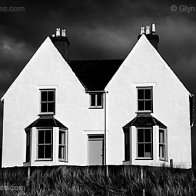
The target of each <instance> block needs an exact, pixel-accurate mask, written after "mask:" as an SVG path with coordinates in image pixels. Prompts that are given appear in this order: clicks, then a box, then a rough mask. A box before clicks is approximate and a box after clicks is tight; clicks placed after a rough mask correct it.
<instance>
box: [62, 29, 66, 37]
mask: <svg viewBox="0 0 196 196" xmlns="http://www.w3.org/2000/svg"><path fill="white" fill-rule="evenodd" d="M62 36H63V37H66V30H65V29H62Z"/></svg>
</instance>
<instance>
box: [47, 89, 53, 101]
mask: <svg viewBox="0 0 196 196" xmlns="http://www.w3.org/2000/svg"><path fill="white" fill-rule="evenodd" d="M48 101H54V91H48Z"/></svg>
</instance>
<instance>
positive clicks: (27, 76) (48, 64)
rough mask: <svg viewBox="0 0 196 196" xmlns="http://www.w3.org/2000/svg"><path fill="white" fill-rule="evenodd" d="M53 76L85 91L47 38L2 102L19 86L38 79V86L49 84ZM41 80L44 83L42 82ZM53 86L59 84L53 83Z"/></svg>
mask: <svg viewBox="0 0 196 196" xmlns="http://www.w3.org/2000/svg"><path fill="white" fill-rule="evenodd" d="M65 72H66V73H65ZM51 76H52V77H54V78H55V77H59V78H62V79H63V80H65V81H66V82H68V83H72V84H74V86H78V88H80V89H81V90H83V89H84V88H83V86H82V84H81V83H80V81H79V80H78V78H77V76H76V75H75V73H74V72H73V71H72V69H71V68H70V66H69V65H68V64H67V62H66V61H65V59H64V58H63V57H62V56H61V54H60V53H59V51H58V50H57V49H56V47H55V46H54V45H53V43H52V41H51V40H50V38H49V37H47V38H46V39H45V41H44V42H43V43H42V45H41V46H40V47H39V49H38V50H37V51H36V53H35V54H34V55H33V57H32V58H31V59H30V61H29V62H28V63H27V65H26V66H25V67H24V68H23V70H22V71H21V73H20V74H19V75H18V76H17V78H16V79H15V81H14V82H13V83H12V85H11V86H10V87H9V89H8V90H7V92H6V93H5V94H4V95H3V97H2V98H1V101H3V100H4V99H5V98H6V97H7V96H9V94H10V92H11V91H14V89H15V87H16V86H17V85H19V84H28V83H29V84H31V83H32V81H36V80H37V79H38V78H39V79H38V81H39V83H37V85H39V84H47V83H51V82H49V81H51ZM65 78H66V79H65ZM40 79H41V80H42V81H43V82H41V81H40ZM54 81H55V80H54ZM51 85H57V84H54V83H53V84H52V83H51ZM65 86H66V84H65Z"/></svg>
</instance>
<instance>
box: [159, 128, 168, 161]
mask: <svg viewBox="0 0 196 196" xmlns="http://www.w3.org/2000/svg"><path fill="white" fill-rule="evenodd" d="M160 132H163V135H164V141H163V142H160ZM161 146H162V147H163V149H164V156H163V157H161V156H160V147H161ZM159 159H160V160H161V161H167V129H164V128H159Z"/></svg>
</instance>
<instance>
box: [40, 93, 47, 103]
mask: <svg viewBox="0 0 196 196" xmlns="http://www.w3.org/2000/svg"><path fill="white" fill-rule="evenodd" d="M41 101H47V91H41Z"/></svg>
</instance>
